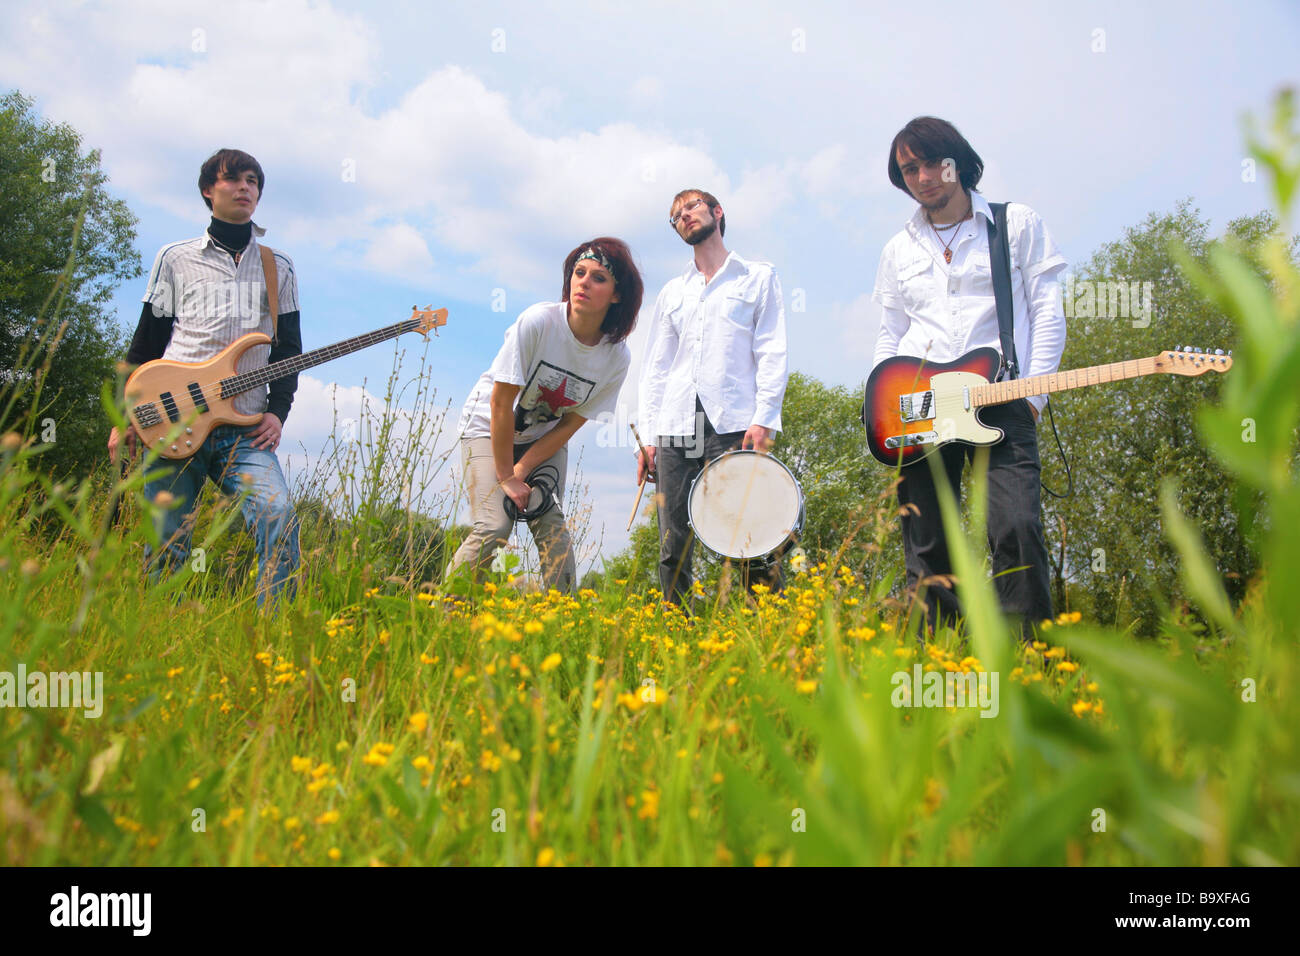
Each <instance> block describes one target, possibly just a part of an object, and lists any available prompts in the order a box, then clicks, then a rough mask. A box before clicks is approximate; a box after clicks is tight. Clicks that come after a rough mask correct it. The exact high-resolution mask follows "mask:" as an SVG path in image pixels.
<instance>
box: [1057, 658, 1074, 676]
mask: <svg viewBox="0 0 1300 956" xmlns="http://www.w3.org/2000/svg"><path fill="white" fill-rule="evenodd" d="M1056 669H1057V670H1058V671H1065V673H1067V674H1073V673H1074V672H1075V671H1077V670H1078V669H1079V665H1078V664H1076V663H1074V661H1061V663H1059V664H1057V665H1056Z"/></svg>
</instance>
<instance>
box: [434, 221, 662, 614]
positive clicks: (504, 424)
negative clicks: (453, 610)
mask: <svg viewBox="0 0 1300 956" xmlns="http://www.w3.org/2000/svg"><path fill="white" fill-rule="evenodd" d="M642 291H643V286H642V283H641V275H640V273H639V272H638V271H637V268H636V265H635V263H633V261H632V253H631V250H629V249H628V247H627V246H626V245H625V244H624V243H623V242H622V241H620V240H618V239H612V238H609V237H604V238H600V239H593V240H591V241H590V242H586V243H583V244H582V245H580V246H578V248H576V249H574V250H573V251H572V252H570V253H569V255H568V256H567V257H566V258H565V260H564V286H563V291H562V293H561V296H560V301H559V302H539V303H538V304H537V305H534V306H530V307H529V308H527V309H525V310H524V311H523V313H522V314H521V315H520V316H519V318H518V319H517V320H515V323H514V325H512V326H510V328H509V329H507V330H506V340H505V344H504V345H503V346H502V347H501V351H500V352H498V353H497V357H496V359H495V360H494V361H493V362H492V367H491V368H489V369H488V370H487V371H486V372H484V373H483V375H482V377H481V378H480V379H479V380H478V384H477V385H475V386H474V390H473V391H472V392H471V393H470V396H469V400H468V401H466V402H465V408H464V410H463V411H462V412H461V417H460V447H461V460H462V462H463V463H464V466H465V481H466V486H467V488H468V491H469V500H470V507H471V508H472V509H473V518H474V528H473V530H472V531H471V533H470V535H469V537H468V538H466V539H465V542H464V543H463V544H462V545H461V546H460V548H459V549H458V550H457V551H456V555H455V557H453V558H452V560H451V565H450V566H449V567H448V568H447V578H448V579H450V578H451V577H452V576H454V575H455V574H456V573H457V572H459V571H461V570H462V569H463V568H466V567H468V568H469V569H470V570H472V571H474V572H475V573H477V572H478V571H479V570H480V569H481V568H482V567H483V566H484V565H486V564H488V563H490V562H491V560H492V558H493V556H494V555H495V554H496V551H497V549H498V548H499V547H501V546H502V545H504V544H505V543H506V542H507V541H508V540H509V539H510V531H511V529H512V528H513V527H514V524H515V521H516V520H517V519H518V517H523V518H524V519H525V520H526V521H527V522H528V528H529V530H530V531H532V533H533V540H534V541H535V542H536V543H537V551H538V554H539V555H540V556H541V561H542V580H543V582H544V583H545V585H546V586H547V587H548V588H557V589H559V590H561V591H572V590H573V589H574V584H575V578H576V576H577V570H576V566H575V560H574V554H573V544H572V542H571V541H570V539H569V532H568V529H567V528H565V525H564V514H563V512H562V511H561V509H560V503H561V502H562V501H563V500H564V479H565V474H566V471H567V468H568V442H569V439H570V438H572V437H573V434H574V433H575V432H576V431H577V430H578V429H579V428H581V427H582V426H583V424H585V423H586V421H587V419H589V418H593V417H595V416H597V415H600V414H602V413H606V412H609V413H612V412H613V411H614V406H615V403H616V402H617V400H618V393H619V389H621V388H622V386H623V379H624V378H625V377H626V375H627V368H628V363H629V362H630V361H631V352H630V351H629V350H628V347H627V344H626V342H625V341H624V340H625V339H626V338H627V337H628V335H629V334H630V333H631V331H632V329H633V328H634V327H635V326H636V317H637V313H638V312H639V311H640V309H641V295H642Z"/></svg>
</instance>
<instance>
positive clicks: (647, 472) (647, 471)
mask: <svg viewBox="0 0 1300 956" xmlns="http://www.w3.org/2000/svg"><path fill="white" fill-rule="evenodd" d="M627 427H628V428H630V429H632V437H633V438H635V439H636V447H637V448H638V449H639V450H640V452H641V460H642V461H644V462H645V477H644V478H642V479H641V484H640V485H639V486H638V487H637V490H636V504H634V505H633V506H632V516H631V517H630V518H628V519H627V530H628V531H631V530H632V522H633V521H635V520H636V510H637V509H638V508H640V507H641V496H642V495H643V494H645V483H646V482H647V481H648V480H650V456H649V455H647V454H646V450H645V445H643V444H641V436H640V435H639V434H638V433H637V430H636V426H635V425H634V424H632V423H631V422H628V423H627Z"/></svg>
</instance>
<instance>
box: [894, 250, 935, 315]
mask: <svg viewBox="0 0 1300 956" xmlns="http://www.w3.org/2000/svg"><path fill="white" fill-rule="evenodd" d="M930 266H931V261H930V257H929V256H914V257H913V258H911V259H908V260H904V261H902V262H900V263H899V264H898V294H899V296H900V297H901V298H902V300H903V310H904V311H905V312H907V313H908V314H909V315H912V316H915V315H919V314H920V313H922V312H924V311H926V309H927V307H928V306H929V305H930V303H931V302H932V301H933V299H934V278H933V277H932V276H931V275H930Z"/></svg>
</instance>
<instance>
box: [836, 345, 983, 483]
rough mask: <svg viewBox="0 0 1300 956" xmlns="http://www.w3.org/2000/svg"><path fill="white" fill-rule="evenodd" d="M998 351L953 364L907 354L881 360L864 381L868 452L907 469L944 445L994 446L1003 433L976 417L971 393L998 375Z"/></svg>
mask: <svg viewBox="0 0 1300 956" xmlns="http://www.w3.org/2000/svg"><path fill="white" fill-rule="evenodd" d="M1000 361H1001V359H1000V357H999V355H998V352H997V350H996V349H991V348H982V349H975V350H974V351H972V352H967V353H966V354H965V355H963V356H962V357H961V358H959V359H958V360H957V361H955V362H947V363H943V362H927V361H925V360H924V359H919V358H914V357H912V356H908V355H897V356H894V357H893V358H890V359H885V361H883V362H881V363H880V364H879V365H877V366H876V367H875V369H874V370H872V372H871V377H870V378H868V379H867V387H866V396H865V398H864V400H863V404H862V423H863V425H865V426H866V429H867V448H868V449H869V450H870V451H871V454H872V456H874V457H875V459H876V460H877V461H879V462H881V463H882V464H885V465H889V466H891V467H894V466H898V465H902V466H903V467H907V466H908V465H913V464H915V463H916V462H918V461H920V460H921V459H922V458H924V457H925V456H927V455H929V454H930V453H931V452H932V451H934V450H935V449H936V448H939V447H941V446H943V445H946V444H947V443H948V442H952V441H960V442H966V443H967V444H969V445H993V444H996V443H997V442H999V441H1001V440H1002V434H1003V433H1002V429H1000V428H989V427H987V426H985V425H984V424H983V423H982V422H981V421H980V420H979V418H978V417H977V416H976V405H975V403H974V401H973V396H972V394H971V393H972V390H973V389H975V388H976V387H978V386H981V385H987V384H988V383H989V382H991V381H992V380H993V376H995V375H996V374H997V371H998V365H999V364H1000Z"/></svg>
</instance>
